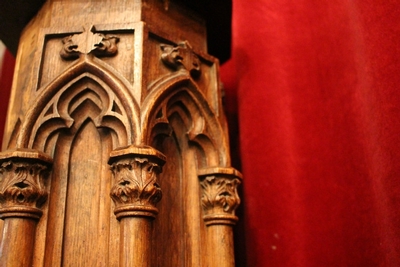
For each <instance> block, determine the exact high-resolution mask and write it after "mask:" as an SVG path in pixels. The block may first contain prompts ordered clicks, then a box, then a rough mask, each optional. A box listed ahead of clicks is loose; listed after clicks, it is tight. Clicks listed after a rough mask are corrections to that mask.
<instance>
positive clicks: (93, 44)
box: [60, 27, 119, 60]
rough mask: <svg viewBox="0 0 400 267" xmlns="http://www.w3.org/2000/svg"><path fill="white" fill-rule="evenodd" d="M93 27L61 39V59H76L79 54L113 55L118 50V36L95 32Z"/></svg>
mask: <svg viewBox="0 0 400 267" xmlns="http://www.w3.org/2000/svg"><path fill="white" fill-rule="evenodd" d="M94 30H95V29H94V27H91V28H90V29H89V30H88V31H85V32H83V33H80V34H74V35H70V36H67V37H65V38H64V39H62V43H63V47H62V48H61V51H60V56H61V57H62V58H63V59H66V60H69V59H77V58H78V57H79V55H81V54H89V53H91V54H94V55H95V56H97V57H109V56H114V55H115V54H117V52H118V45H117V44H118V42H119V37H117V36H114V35H104V34H102V33H95V32H94Z"/></svg>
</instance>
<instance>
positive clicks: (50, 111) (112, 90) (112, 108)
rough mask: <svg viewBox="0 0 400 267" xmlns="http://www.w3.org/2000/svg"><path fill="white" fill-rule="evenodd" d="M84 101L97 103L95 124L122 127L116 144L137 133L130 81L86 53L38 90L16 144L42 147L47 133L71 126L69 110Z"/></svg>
mask: <svg viewBox="0 0 400 267" xmlns="http://www.w3.org/2000/svg"><path fill="white" fill-rule="evenodd" d="M99 77H101V78H99ZM80 83H81V84H80ZM85 83H86V84H87V83H89V84H91V85H92V87H93V88H97V89H93V88H90V87H88V86H85ZM79 84H80V85H79ZM76 85H77V86H76ZM70 88H72V89H70ZM71 101H72V102H71ZM84 101H90V102H92V103H93V104H94V106H98V107H99V105H100V106H101V108H100V109H101V111H100V115H99V116H97V119H95V120H94V121H93V122H94V123H95V125H96V126H98V127H100V126H101V127H107V128H110V129H113V127H116V128H117V129H118V130H120V128H121V127H124V128H125V130H124V131H123V132H124V133H126V137H119V139H120V140H119V142H120V144H119V145H120V146H123V145H130V144H132V143H134V139H135V136H136V135H137V134H138V133H139V126H140V125H139V122H138V118H139V115H138V114H139V108H138V105H137V103H136V101H135V99H134V98H133V96H132V95H131V93H130V85H129V84H128V82H127V81H125V80H124V78H123V77H121V76H119V75H118V74H116V73H115V72H114V71H113V70H112V69H111V68H110V67H109V66H107V65H106V64H105V63H103V62H102V61H101V60H99V59H96V58H94V57H92V56H91V55H87V56H84V57H81V58H80V59H79V60H78V61H77V62H76V63H75V64H73V65H72V66H71V67H70V68H69V69H68V70H66V71H64V72H63V73H62V74H61V75H59V76H58V77H57V78H55V79H54V80H53V81H52V82H50V83H49V84H48V85H46V86H45V87H44V88H42V89H40V90H39V96H38V97H37V100H36V101H35V103H34V105H33V106H32V107H31V108H30V109H29V111H28V112H27V114H26V116H25V119H24V122H23V124H22V126H21V130H20V132H19V136H18V139H17V144H16V146H17V147H22V148H32V147H44V146H45V143H46V141H47V136H50V137H51V136H53V135H54V133H55V132H56V131H57V130H58V129H61V128H70V127H72V126H73V124H74V120H73V119H72V118H71V116H70V115H69V113H70V112H71V111H73V110H74V109H76V108H77V107H78V106H79V105H80V104H82V102H84ZM99 101H100V102H99Z"/></svg>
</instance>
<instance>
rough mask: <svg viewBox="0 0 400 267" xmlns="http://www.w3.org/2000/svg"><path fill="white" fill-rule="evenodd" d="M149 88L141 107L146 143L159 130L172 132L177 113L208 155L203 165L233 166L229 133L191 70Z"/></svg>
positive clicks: (190, 137) (203, 154)
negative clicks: (172, 118) (172, 123)
mask: <svg viewBox="0 0 400 267" xmlns="http://www.w3.org/2000/svg"><path fill="white" fill-rule="evenodd" d="M149 91H150V93H149V95H148V96H147V97H146V99H145V100H144V102H143V105H142V109H141V129H142V136H141V138H140V141H141V142H142V143H147V144H151V143H152V142H153V140H152V139H154V137H155V136H154V135H155V134H166V135H168V134H169V133H170V132H172V131H173V129H171V125H170V122H169V116H171V114H175V115H176V116H179V117H180V119H181V120H182V121H183V123H184V124H185V126H186V128H187V138H188V141H189V142H190V145H191V146H194V147H196V148H197V149H198V152H199V153H200V154H201V157H202V158H208V160H206V161H205V162H204V163H203V164H202V166H199V167H210V166H212V165H215V166H229V164H230V158H229V150H228V147H229V145H228V142H229V141H228V137H227V136H226V135H225V133H224V131H223V128H222V126H221V123H220V121H219V118H218V117H217V115H216V114H215V112H214V111H213V110H212V108H211V107H210V106H209V104H208V101H207V100H206V98H205V96H204V94H203V93H202V92H201V90H200V89H199V88H198V86H197V85H196V83H195V82H194V81H193V80H192V79H191V77H190V76H189V75H188V74H187V72H184V71H179V72H176V73H174V74H172V75H169V76H166V77H164V78H163V79H161V80H160V81H159V82H157V83H155V84H154V85H153V86H152V87H151V88H150V89H149ZM154 129H157V131H154ZM160 129H161V131H159V130H160ZM156 132H157V133H156ZM138 140H139V139H138Z"/></svg>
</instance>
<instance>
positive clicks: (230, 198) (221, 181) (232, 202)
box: [199, 167, 242, 225]
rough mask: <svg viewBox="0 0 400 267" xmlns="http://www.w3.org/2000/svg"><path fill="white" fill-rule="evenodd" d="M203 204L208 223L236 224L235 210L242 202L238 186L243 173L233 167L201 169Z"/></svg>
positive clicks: (205, 218)
mask: <svg viewBox="0 0 400 267" xmlns="http://www.w3.org/2000/svg"><path fill="white" fill-rule="evenodd" d="M199 178H200V185H201V189H202V193H201V204H202V206H203V211H204V216H203V218H204V221H205V223H206V225H212V224H235V223H236V221H237V220H238V219H237V217H236V216H235V210H236V208H237V207H238V206H239V204H240V198H239V195H238V192H237V187H238V185H239V184H240V183H241V179H242V175H241V174H240V172H238V171H237V170H235V169H233V168H226V167H215V168H209V169H202V170H199Z"/></svg>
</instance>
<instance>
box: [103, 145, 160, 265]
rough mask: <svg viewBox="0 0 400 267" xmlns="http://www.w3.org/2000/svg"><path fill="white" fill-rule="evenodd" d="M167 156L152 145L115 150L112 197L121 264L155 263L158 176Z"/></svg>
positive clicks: (112, 160) (110, 162)
mask: <svg viewBox="0 0 400 267" xmlns="http://www.w3.org/2000/svg"><path fill="white" fill-rule="evenodd" d="M165 159H166V158H165V156H164V155H163V154H162V153H160V152H159V151H157V150H156V149H153V148H152V147H149V146H143V147H138V146H129V147H126V148H121V149H117V150H114V151H112V152H111V155H110V160H109V164H110V165H111V170H112V172H113V175H114V185H113V187H112V188H111V198H112V199H113V200H114V203H115V210H114V213H115V216H116V217H117V219H118V220H120V223H121V228H120V239H121V243H120V266H121V267H122V266H144V267H146V266H151V261H150V260H149V259H150V255H151V247H150V243H151V242H150V241H151V240H150V238H151V226H152V225H151V223H152V220H153V219H154V218H155V216H156V215H157V213H158V210H157V208H156V207H155V205H156V203H157V202H158V201H160V199H161V196H162V192H161V189H160V187H159V185H158V184H157V177H158V175H159V174H160V173H161V171H162V169H161V168H162V166H163V165H164V163H165Z"/></svg>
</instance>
